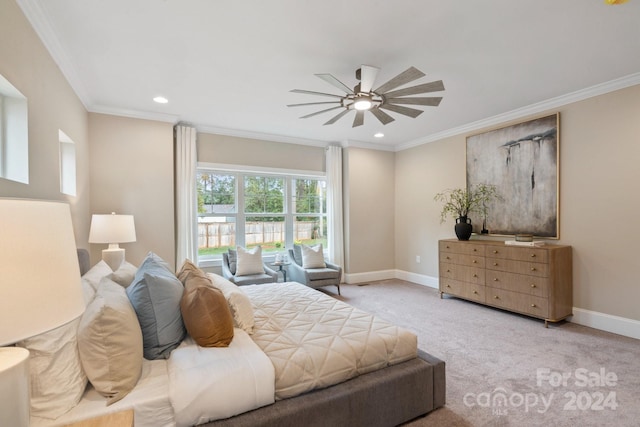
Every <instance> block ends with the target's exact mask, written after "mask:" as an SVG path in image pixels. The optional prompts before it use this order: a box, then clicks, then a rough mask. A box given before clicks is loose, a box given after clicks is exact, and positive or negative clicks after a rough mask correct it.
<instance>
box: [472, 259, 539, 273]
mask: <svg viewBox="0 0 640 427" xmlns="http://www.w3.org/2000/svg"><path fill="white" fill-rule="evenodd" d="M485 265H486V266H487V270H498V271H506V272H510V273H516V274H526V275H529V276H538V277H548V276H549V264H541V263H538V262H527V261H514V260H511V259H501V258H487V260H486V263H485Z"/></svg>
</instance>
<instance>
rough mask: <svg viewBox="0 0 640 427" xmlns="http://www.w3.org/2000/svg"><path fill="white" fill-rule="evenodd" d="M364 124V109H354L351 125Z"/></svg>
mask: <svg viewBox="0 0 640 427" xmlns="http://www.w3.org/2000/svg"><path fill="white" fill-rule="evenodd" d="M363 124H364V110H358V111H356V116H355V118H354V119H353V126H352V127H354V128H355V127H358V126H362V125H363Z"/></svg>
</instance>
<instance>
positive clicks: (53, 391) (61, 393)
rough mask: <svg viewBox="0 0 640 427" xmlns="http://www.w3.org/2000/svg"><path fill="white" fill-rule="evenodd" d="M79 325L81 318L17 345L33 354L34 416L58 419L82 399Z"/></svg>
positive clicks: (31, 358)
mask: <svg viewBox="0 0 640 427" xmlns="http://www.w3.org/2000/svg"><path fill="white" fill-rule="evenodd" d="M105 265H106V264H105ZM107 268H108V266H107ZM109 271H111V269H109ZM79 322H80V319H79V318H78V319H76V320H74V321H72V322H71V323H67V324H66V325H63V326H60V327H58V328H56V329H53V330H51V331H49V332H45V333H44V334H40V335H36V336H35V337H32V338H29V339H26V340H24V341H21V342H19V343H18V344H17V345H18V346H20V347H24V348H26V349H27V350H29V353H30V355H29V373H30V377H31V415H33V416H36V417H42V418H49V419H56V418H58V417H59V416H61V415H62V414H64V413H65V412H67V411H69V410H70V409H71V408H73V407H74V406H76V405H77V404H78V402H79V401H80V399H81V398H82V395H83V394H84V389H85V387H86V386H87V377H86V376H85V374H84V372H83V371H82V364H81V362H80V355H79V353H78V344H77V339H76V332H77V330H78V323H79Z"/></svg>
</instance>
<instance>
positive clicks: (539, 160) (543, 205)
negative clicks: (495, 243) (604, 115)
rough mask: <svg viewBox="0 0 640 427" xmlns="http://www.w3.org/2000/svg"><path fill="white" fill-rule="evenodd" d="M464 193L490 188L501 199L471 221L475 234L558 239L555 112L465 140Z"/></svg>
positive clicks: (557, 115)
mask: <svg viewBox="0 0 640 427" xmlns="http://www.w3.org/2000/svg"><path fill="white" fill-rule="evenodd" d="M465 163H466V180H467V189H471V188H473V187H474V186H477V185H479V184H485V185H494V186H495V187H496V189H497V190H498V193H499V194H500V198H499V199H496V200H492V201H491V202H489V203H488V204H487V206H486V208H487V209H486V211H487V215H486V217H484V218H482V215H481V214H480V216H481V217H480V218H476V219H475V221H474V223H473V231H474V233H477V234H490V235H495V236H514V235H518V234H530V235H533V236H534V237H535V238H542V239H559V238H560V113H559V112H556V113H551V114H545V115H542V116H538V117H535V118H531V119H527V120H524V121H520V122H517V123H514V124H510V125H507V126H502V127H497V128H494V129H490V130H487V131H483V132H481V133H477V134H473V135H469V136H467V138H466V161H465Z"/></svg>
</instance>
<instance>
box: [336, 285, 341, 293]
mask: <svg viewBox="0 0 640 427" xmlns="http://www.w3.org/2000/svg"><path fill="white" fill-rule="evenodd" d="M336 288H338V295H341V294H340V285H336Z"/></svg>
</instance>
